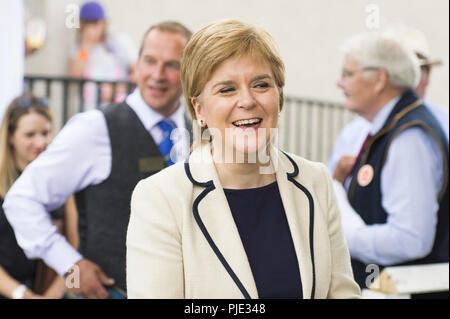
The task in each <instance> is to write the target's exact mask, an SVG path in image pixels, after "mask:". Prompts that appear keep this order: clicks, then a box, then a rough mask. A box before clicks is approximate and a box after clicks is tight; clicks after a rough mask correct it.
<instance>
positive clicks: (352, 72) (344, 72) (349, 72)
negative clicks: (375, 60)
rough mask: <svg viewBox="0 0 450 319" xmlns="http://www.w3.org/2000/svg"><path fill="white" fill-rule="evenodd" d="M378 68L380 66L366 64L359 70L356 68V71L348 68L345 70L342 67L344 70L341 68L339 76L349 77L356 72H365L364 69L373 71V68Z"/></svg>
mask: <svg viewBox="0 0 450 319" xmlns="http://www.w3.org/2000/svg"><path fill="white" fill-rule="evenodd" d="M378 69H380V68H379V67H376V66H366V67H363V68H361V69H359V70H356V71H349V70H345V69H344V70H342V73H341V78H342V79H346V78H351V77H352V76H354V75H355V74H356V73H359V72H365V71H375V70H378Z"/></svg>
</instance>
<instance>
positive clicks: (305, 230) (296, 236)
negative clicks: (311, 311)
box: [271, 150, 315, 298]
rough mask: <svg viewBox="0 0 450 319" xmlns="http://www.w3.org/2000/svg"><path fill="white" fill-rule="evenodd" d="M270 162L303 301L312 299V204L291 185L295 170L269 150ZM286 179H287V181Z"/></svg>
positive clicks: (291, 162) (287, 160)
mask: <svg viewBox="0 0 450 319" xmlns="http://www.w3.org/2000/svg"><path fill="white" fill-rule="evenodd" d="M271 158H272V163H273V164H274V168H275V170H276V178H277V183H278V188H279V189H280V195H281V200H282V202H283V207H284V210H285V213H286V218H287V221H288V224H289V229H290V231H291V236H292V241H293V242H294V248H295V253H296V255H297V260H298V264H299V270H300V276H301V281H302V291H303V298H311V297H312V298H313V297H314V290H315V278H314V276H315V274H314V269H313V268H314V266H313V261H312V255H311V247H312V246H311V242H310V240H311V239H312V227H311V226H313V224H312V220H311V204H312V205H313V203H312V202H311V200H310V199H309V198H308V195H307V194H309V192H308V191H307V190H306V192H305V189H302V187H299V185H296V184H295V183H294V182H293V179H294V178H295V177H296V176H297V175H298V166H297V165H296V164H295V163H294V162H293V161H291V160H289V158H288V157H287V155H285V154H283V153H282V152H281V151H279V150H272V154H271ZM289 176H290V177H291V178H288V177H289ZM297 183H298V182H297ZM300 186H302V185H300ZM312 217H313V216H312ZM312 251H313V250H312Z"/></svg>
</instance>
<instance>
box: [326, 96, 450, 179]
mask: <svg viewBox="0 0 450 319" xmlns="http://www.w3.org/2000/svg"><path fill="white" fill-rule="evenodd" d="M424 105H425V107H427V108H428V110H430V112H431V113H432V114H433V115H434V117H435V118H436V119H437V120H438V122H439V124H440V125H441V128H442V129H443V131H444V133H445V136H446V137H447V142H448V140H449V112H448V110H446V109H445V108H444V107H442V106H439V105H437V104H434V103H432V102H430V101H429V100H427V99H424ZM370 127H371V124H370V122H369V121H367V120H366V119H364V118H363V117H360V116H358V117H357V118H355V119H354V120H352V121H350V122H349V123H348V124H347V125H346V126H344V128H343V129H342V130H341V131H340V132H339V134H338V137H337V138H336V141H335V143H334V146H333V150H332V151H331V155H330V157H329V159H328V163H327V165H328V169H329V170H330V172H331V174H333V173H334V170H335V169H336V166H337V163H338V162H339V159H340V158H341V156H342V155H345V154H347V155H355V156H356V155H357V154H358V152H359V150H360V148H361V146H362V144H363V142H364V139H365V138H366V136H367V134H368V133H369V130H370Z"/></svg>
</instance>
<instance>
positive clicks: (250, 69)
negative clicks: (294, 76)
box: [192, 56, 280, 156]
mask: <svg viewBox="0 0 450 319" xmlns="http://www.w3.org/2000/svg"><path fill="white" fill-rule="evenodd" d="M192 101H193V105H194V108H195V111H196V115H197V118H198V119H199V120H203V121H204V122H205V123H206V125H207V126H208V128H209V129H210V132H211V135H212V138H213V146H214V150H216V149H221V150H222V151H229V150H232V151H233V156H234V154H236V153H241V154H242V153H243V154H244V155H249V154H251V153H256V152H258V150H262V147H264V146H266V145H267V144H268V143H269V141H270V131H271V130H270V129H271V128H272V129H273V128H276V127H277V124H278V113H279V105H280V99H279V89H278V86H277V85H276V83H275V79H274V76H273V73H272V70H271V68H270V65H269V64H268V63H267V62H266V61H264V60H263V59H255V58H252V57H250V56H243V57H239V58H237V57H231V58H229V59H227V60H225V61H224V62H222V63H221V64H219V65H218V67H217V68H216V69H215V70H214V72H213V73H212V75H211V78H210V79H209V81H208V82H207V83H206V84H205V87H204V88H203V91H202V93H201V94H200V97H199V98H198V99H193V100H192Z"/></svg>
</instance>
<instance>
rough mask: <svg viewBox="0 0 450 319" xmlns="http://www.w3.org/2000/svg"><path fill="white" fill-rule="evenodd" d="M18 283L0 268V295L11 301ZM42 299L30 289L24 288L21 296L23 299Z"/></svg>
mask: <svg viewBox="0 0 450 319" xmlns="http://www.w3.org/2000/svg"><path fill="white" fill-rule="evenodd" d="M20 285H21V283H20V282H18V281H17V280H15V279H14V278H13V277H11V276H10V275H9V274H8V273H7V272H6V270H5V269H4V268H3V267H2V266H0V295H2V296H4V297H6V298H9V299H12V298H13V292H14V291H15V290H16V289H17V288H19V286H20ZM41 298H42V297H41V296H39V295H36V294H35V293H34V292H32V291H31V290H30V289H28V288H26V290H25V291H24V294H23V299H41Z"/></svg>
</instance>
